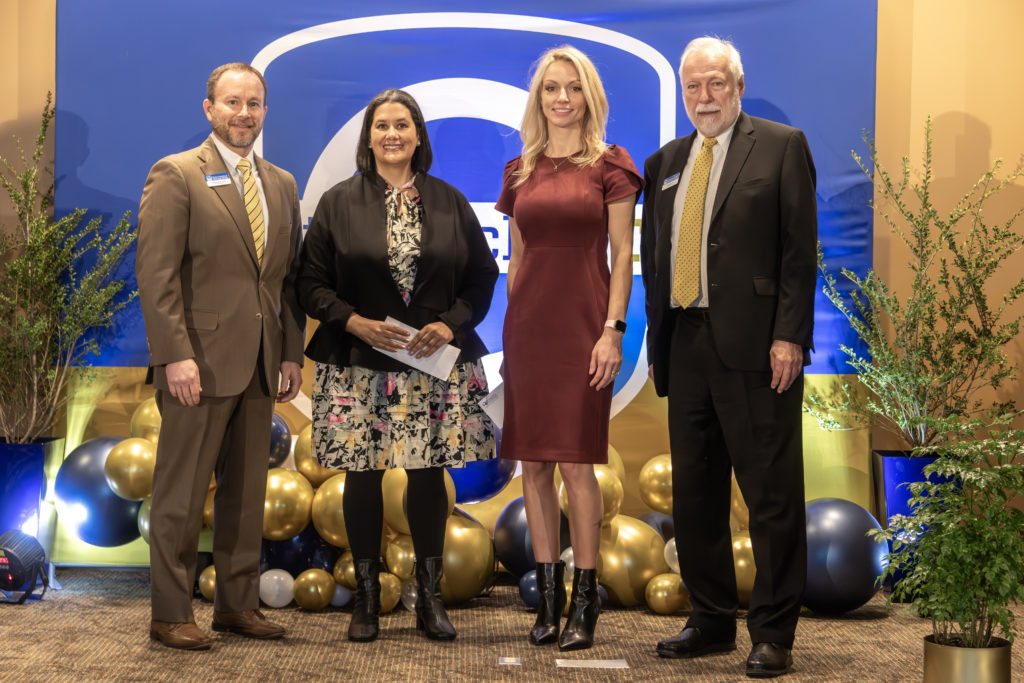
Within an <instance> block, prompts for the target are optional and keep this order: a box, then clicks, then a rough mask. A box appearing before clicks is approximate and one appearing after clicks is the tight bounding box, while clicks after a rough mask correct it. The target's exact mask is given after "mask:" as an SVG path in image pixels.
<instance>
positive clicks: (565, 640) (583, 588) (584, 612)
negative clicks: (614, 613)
mask: <svg viewBox="0 0 1024 683" xmlns="http://www.w3.org/2000/svg"><path fill="white" fill-rule="evenodd" d="M600 610H601V605H600V601H599V600H598V597H597V570H596V569H580V568H579V567H576V571H575V573H574V574H573V577H572V600H571V601H570V603H569V618H568V619H566V621H565V628H564V629H562V635H561V636H560V637H559V638H558V649H559V650H562V651H566V650H585V649H587V648H588V647H590V646H591V645H593V644H594V627H595V626H597V613H598V612H599V611H600Z"/></svg>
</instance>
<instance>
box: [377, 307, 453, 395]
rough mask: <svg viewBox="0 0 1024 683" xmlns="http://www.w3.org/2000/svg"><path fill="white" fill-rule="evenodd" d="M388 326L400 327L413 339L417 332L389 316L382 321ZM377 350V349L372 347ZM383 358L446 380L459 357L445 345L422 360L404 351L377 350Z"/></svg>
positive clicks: (449, 346) (451, 348) (450, 347)
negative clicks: (388, 358)
mask: <svg viewBox="0 0 1024 683" xmlns="http://www.w3.org/2000/svg"><path fill="white" fill-rule="evenodd" d="M384 322H386V323H387V324H389V325H394V326H396V327H401V328H402V329H403V330H405V331H406V332H408V333H409V338H410V339H411V338H413V337H415V336H416V335H417V334H418V333H419V330H417V329H416V328H415V327H410V326H409V325H406V324H405V323H403V322H402V321H400V320H395V319H394V318H392V317H391V316H390V315H389V316H388V317H387V318H386V319H385V320H384ZM373 348H375V349H377V347H376V346H375V347H373ZM377 350H378V351H380V352H381V353H383V354H384V355H385V356H388V357H390V358H394V359H395V360H399V361H401V362H403V363H405V364H406V365H408V366H409V367H411V368H414V369H416V370H419V371H420V372H425V373H427V374H428V375H431V376H433V377H437V378H438V379H448V377H449V376H450V375H451V374H452V368H453V367H455V361H456V360H457V359H458V357H459V350H458V349H457V348H455V347H454V346H452V345H451V344H445V345H444V346H442V347H441V348H439V349H438V350H437V351H435V352H434V353H433V355H430V356H424V357H423V358H417V357H416V356H414V355H412V354H411V353H409V352H408V351H407V350H406V349H399V350H398V351H385V350H384V349H377Z"/></svg>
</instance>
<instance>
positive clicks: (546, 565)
mask: <svg viewBox="0 0 1024 683" xmlns="http://www.w3.org/2000/svg"><path fill="white" fill-rule="evenodd" d="M537 593H539V594H540V603H539V604H538V605H537V621H535V622H533V629H532V630H531V631H530V642H531V643H533V644H534V645H548V644H550V643H554V642H555V641H557V640H558V621H559V620H560V619H561V618H562V611H563V610H564V609H565V563H564V562H538V563H537Z"/></svg>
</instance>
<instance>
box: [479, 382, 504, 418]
mask: <svg viewBox="0 0 1024 683" xmlns="http://www.w3.org/2000/svg"><path fill="white" fill-rule="evenodd" d="M480 408H481V409H482V410H483V411H484V412H485V413H486V414H487V417H489V418H491V422H493V423H494V426H495V427H497V428H498V429H501V426H502V423H503V422H504V421H505V384H504V383H502V384H499V385H498V386H496V387H494V388H493V389H491V393H489V394H487V395H486V396H484V397H483V398H482V399H480Z"/></svg>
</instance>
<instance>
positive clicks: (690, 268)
mask: <svg viewBox="0 0 1024 683" xmlns="http://www.w3.org/2000/svg"><path fill="white" fill-rule="evenodd" d="M715 143H716V140H715V138H704V146H703V147H701V148H700V153H698V154H697V159H696V160H695V161H694V162H693V171H692V172H691V173H690V186H689V187H688V188H686V199H685V200H684V201H683V216H682V218H681V219H680V221H679V237H678V239H677V240H676V263H675V270H674V271H673V274H672V296H673V297H674V298H675V300H676V301H677V302H679V305H680V306H682V307H683V308H685V307H687V306H689V305H690V304H692V303H693V302H695V301H696V300H697V298H698V297H699V296H700V241H701V234H702V233H703V232H704V200H705V199H706V198H707V196H708V178H709V176H710V175H711V148H712V147H714V146H715Z"/></svg>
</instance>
